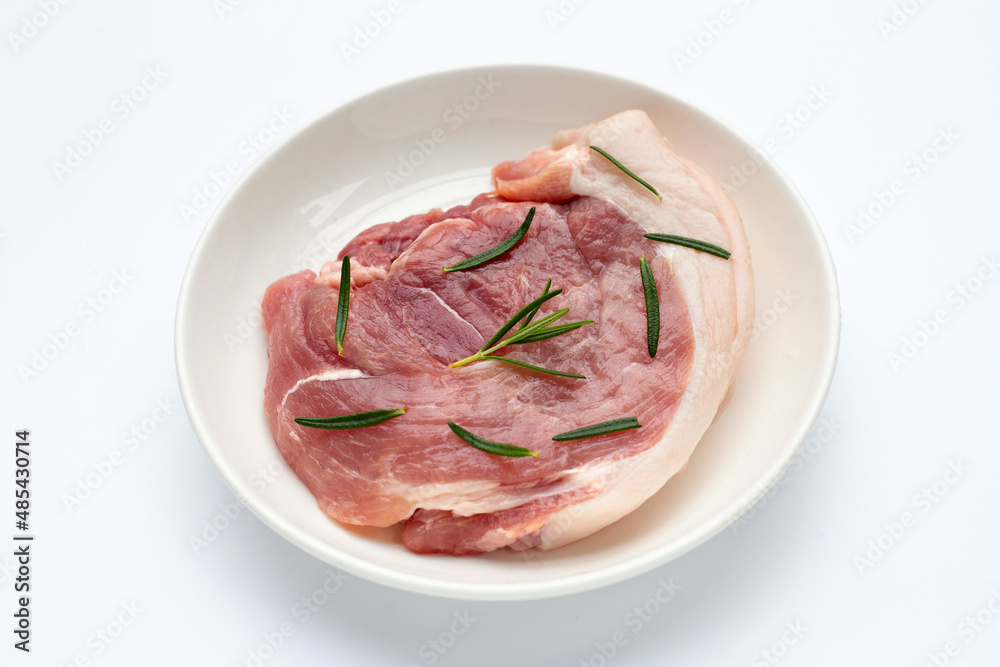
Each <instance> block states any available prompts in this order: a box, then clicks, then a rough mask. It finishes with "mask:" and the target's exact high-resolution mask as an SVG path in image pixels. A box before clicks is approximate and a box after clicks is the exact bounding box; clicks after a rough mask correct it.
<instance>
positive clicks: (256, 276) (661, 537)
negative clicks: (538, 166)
mask: <svg viewBox="0 0 1000 667" xmlns="http://www.w3.org/2000/svg"><path fill="white" fill-rule="evenodd" d="M630 108H638V109H643V110H645V111H646V112H647V113H648V114H649V115H650V117H651V118H652V119H653V121H654V122H655V123H656V124H657V126H658V127H659V128H660V129H661V131H662V132H663V133H664V134H665V135H666V136H667V137H668V138H669V139H670V140H671V141H672V143H673V145H674V147H675V149H676V150H677V151H678V152H679V153H681V154H682V155H685V156H687V157H689V158H691V159H693V160H694V161H695V162H697V163H698V164H700V165H701V166H702V167H704V168H705V169H707V170H708V171H709V172H710V173H712V174H713V175H715V177H716V178H718V179H719V180H720V181H722V182H723V183H730V181H731V178H732V175H733V173H734V172H733V167H734V166H735V167H736V168H737V169H741V168H742V169H743V170H744V171H745V172H749V173H752V175H751V176H749V177H747V178H746V179H745V183H740V180H739V179H738V178H737V179H736V181H735V183H736V184H738V185H740V187H738V188H735V189H734V190H733V192H732V195H733V198H734V199H735V201H736V204H737V205H738V207H739V210H740V212H741V214H742V216H743V219H744V222H745V224H746V229H747V233H748V236H749V239H750V247H751V252H752V256H753V265H754V272H755V277H756V289H757V321H758V324H759V327H760V335H758V336H756V338H755V340H754V341H753V343H752V344H751V345H750V349H749V351H748V353H747V356H746V360H745V362H744V365H743V368H742V370H741V372H740V374H739V377H738V378H737V381H736V385H735V391H734V392H733V393H732V396H731V400H730V401H729V402H728V405H726V406H725V408H724V409H723V410H722V411H721V414H720V415H719V417H718V418H717V419H716V420H715V422H714V423H713V425H712V427H711V428H710V429H709V431H708V433H707V434H706V435H705V437H704V438H703V439H702V441H701V443H700V444H699V445H698V447H697V449H696V450H695V453H694V455H693V456H692V458H691V460H690V464H689V465H688V467H687V469H686V470H685V471H684V472H682V473H681V474H679V475H677V476H675V477H674V478H673V479H671V480H670V481H669V482H668V483H667V485H666V486H665V487H664V488H663V489H661V490H660V492H659V493H657V494H656V495H655V496H654V497H653V498H651V499H650V500H649V501H648V502H646V503H645V504H644V505H643V506H642V507H641V508H639V509H638V510H637V511H636V512H634V513H632V514H631V515H629V516H627V517H625V518H624V519H622V520H621V521H619V522H617V523H616V524H614V525H612V526H610V527H608V528H606V529H605V530H603V531H601V532H599V533H597V534H595V535H592V536H590V537H588V538H586V539H584V540H581V541H579V542H577V543H575V544H572V545H569V546H567V547H564V548H562V549H558V550H556V551H552V552H546V553H538V552H529V553H527V554H523V553H520V554H519V553H506V552H505V553H492V554H486V555H482V556H477V557H464V558H454V557H451V556H426V555H425V556H419V555H415V554H413V553H410V552H409V551H407V550H406V549H405V548H404V547H403V546H402V543H401V541H400V539H399V534H398V531H397V530H396V529H358V528H350V527H345V526H342V525H339V524H337V523H335V522H333V521H331V520H330V519H328V518H327V517H326V516H325V515H324V514H323V513H322V512H321V511H320V510H319V508H318V507H317V505H316V501H315V499H314V498H313V496H312V495H311V494H310V493H309V491H307V490H306V488H305V486H304V485H303V484H302V483H301V482H299V480H298V478H297V477H296V476H295V474H294V473H292V472H291V470H290V469H289V468H288V467H287V466H286V465H285V463H284V461H283V460H282V459H281V457H280V455H279V454H278V451H277V448H276V447H275V445H274V441H273V440H272V438H271V433H270V431H269V430H268V427H267V424H266V422H265V420H264V414H263V405H262V401H263V398H262V397H263V389H264V378H265V374H266V371H267V355H266V347H265V338H264V332H263V329H262V327H261V319H260V301H261V297H262V295H263V293H264V289H265V288H266V287H267V286H268V285H269V284H270V283H271V282H272V281H274V280H276V279H277V278H280V277H281V276H284V275H286V274H288V273H291V272H292V271H296V270H299V269H301V268H303V267H309V268H313V269H318V268H319V266H320V265H321V264H322V263H323V262H324V261H325V260H327V259H331V258H333V257H334V256H335V254H336V252H337V250H338V249H339V248H340V247H341V246H342V245H343V244H344V243H345V242H346V241H347V240H349V239H350V238H351V237H353V236H354V235H355V234H356V233H357V232H359V231H360V230H362V229H363V228H365V227H368V226H370V225H372V224H375V223H379V222H387V221H392V220H398V219H400V218H402V217H404V216H406V215H409V214H412V213H418V212H423V211H425V210H427V209H430V208H433V207H442V208H447V207H448V206H449V205H452V204H457V203H464V202H466V201H468V200H469V199H470V198H471V197H472V196H474V195H476V194H478V193H480V192H484V191H487V190H490V189H491V183H490V179H489V170H490V168H491V167H492V166H493V165H495V164H497V163H498V162H501V161H503V160H510V159H514V158H517V157H519V156H521V155H522V154H523V153H525V152H526V151H528V150H530V149H533V148H537V147H539V146H542V145H547V144H548V142H549V141H550V140H551V138H552V136H553V134H554V133H555V132H556V131H557V130H560V129H565V128H570V127H576V126H579V125H584V124H586V123H590V122H594V121H597V120H600V119H602V118H605V117H607V116H610V115H611V114H613V113H616V112H618V111H622V110H625V109H630ZM753 154H754V151H753V149H752V145H751V144H750V143H749V142H747V141H746V140H745V139H743V138H742V137H740V136H739V135H738V134H736V133H735V132H734V131H733V130H732V129H730V128H729V127H727V126H726V125H725V124H723V123H721V122H720V121H718V120H716V119H714V118H712V117H711V116H710V115H709V114H707V113H706V112H704V111H701V110H699V109H697V108H695V107H693V106H691V105H690V104H688V103H685V102H682V101H679V100H677V99H676V98H674V97H671V96H669V95H666V94H664V93H662V92H660V91H657V90H653V89H651V88H647V87H644V86H641V85H638V84H636V83H632V82H629V81H624V80H622V79H618V78H614V77H610V76H606V75H602V74H595V73H592V72H584V71H579V70H571V69H564V68H556V67H535V66H498V67H485V68H477V69H468V70H460V71H454V72H445V73H441V74H435V75H432V76H427V77H423V78H420V79H416V80H412V81H406V82H403V83H399V84H396V85H393V86H390V87H388V88H385V89H382V90H379V91H377V92H374V93H371V94H369V95H366V96H364V97H362V98H360V99H358V100H355V101H353V102H350V103H349V104H347V105H345V106H343V107H341V108H339V109H336V110H334V111H331V112H329V113H327V114H325V115H323V116H321V117H320V118H318V119H316V120H314V121H313V122H312V123H309V124H308V125H306V126H305V127H303V128H302V129H301V130H299V131H298V132H297V133H296V134H295V135H294V136H292V137H290V138H289V139H287V140H286V141H285V142H284V143H283V144H282V145H280V146H278V147H277V148H275V149H274V150H272V151H271V152H270V153H269V154H268V155H267V157H266V158H265V159H263V160H261V161H260V162H259V163H258V164H257V165H256V166H255V168H254V169H252V170H251V171H250V172H249V173H247V174H246V176H245V177H244V178H243V179H242V180H241V182H240V183H239V184H238V185H237V186H236V187H235V188H234V189H233V190H232V192H231V193H230V194H229V196H228V197H227V198H226V199H225V201H224V202H223V203H222V204H221V205H220V206H219V209H218V210H217V211H216V213H215V215H214V216H213V217H212V219H211V220H210V221H209V223H208V226H207V227H206V229H205V231H204V233H203V234H202V237H201V239H200V240H199V241H198V245H197V247H196V248H195V251H194V255H193V256H192V258H191V261H190V264H189V266H188V269H187V274H186V275H185V278H184V283H183V286H182V288H181V294H180V300H179V303H178V307H177V325H176V355H177V371H178V376H179V379H180V387H181V393H182V395H183V397H184V404H185V406H186V407H187V412H188V415H189V417H190V419H191V423H192V424H193V425H194V429H195V432H196V433H197V434H198V437H199V438H200V440H201V442H202V444H203V445H204V447H205V450H206V451H207V452H208V455H209V457H210V458H211V460H212V462H213V463H214V464H215V465H216V467H217V468H218V469H219V472H220V473H221V474H222V476H223V478H224V479H225V480H226V482H227V483H228V484H229V486H230V487H231V488H232V490H233V491H234V493H236V494H237V496H238V497H240V498H241V499H242V500H243V501H244V502H245V503H246V504H247V506H248V507H249V508H250V509H251V510H252V511H253V512H254V513H256V514H257V515H258V516H259V517H260V518H261V519H263V520H264V521H265V522H266V523H267V524H268V525H270V526H271V527H272V528H274V529H275V530H276V531H277V532H278V533H280V534H281V535H283V536H285V537H286V538H288V539H289V540H291V541H292V542H293V543H295V544H297V545H298V546H300V547H302V548H303V549H305V550H306V551H308V552H309V553H311V554H313V555H314V556H316V557H317V558H320V559H322V560H324V561H326V562H328V563H331V564H333V565H336V566H337V567H340V568H343V569H344V570H346V571H348V572H351V573H353V574H355V575H358V576H361V577H365V578H368V579H371V580H373V581H377V582H381V583H383V584H387V585H390V586H396V587H399V588H403V589H407V590H411V591H418V592H422V593H428V594H432V595H440V596H446V597H455V598H469V599H496V600H500V599H506V600H511V599H528V598H540V597H547V596H554V595H561V594H566V593H572V592H578V591H582V590H586V589H590V588H595V587H598V586H602V585H605V584H609V583H611V582H614V581H618V580H621V579H624V578H626V577H630V576H633V575H636V574H639V573H641V572H644V571H646V570H649V569H651V568H654V567H656V566H658V565H661V564H663V563H666V562H667V561H669V560H671V559H673V558H676V557H678V556H680V555H681V554H683V553H685V552H687V551H689V550H690V549H693V548H694V547H696V546H698V545H699V544H701V543H702V542H704V541H705V540H707V539H708V538H710V537H711V536H713V535H715V534H716V533H718V532H719V531H720V530H722V529H724V528H726V527H727V526H728V525H730V524H731V523H732V521H734V520H735V519H736V518H737V517H738V516H739V515H740V514H741V513H742V512H743V511H744V510H746V509H747V508H748V507H750V505H751V504H752V503H753V502H754V501H755V500H756V499H757V498H758V497H759V496H760V495H761V494H762V493H763V492H764V491H765V490H766V489H767V487H768V486H769V484H770V483H771V482H773V481H774V480H775V479H776V478H777V477H778V475H779V474H780V473H781V471H782V470H783V469H784V467H785V466H786V465H787V464H788V462H789V461H790V460H791V459H792V457H793V456H794V455H795V452H796V450H797V449H798V446H799V444H800V443H801V442H802V441H803V440H804V439H805V437H806V435H807V433H808V431H809V429H810V427H811V425H812V423H813V421H814V420H815V419H816V417H817V415H818V413H819V410H820V407H821V405H822V403H823V400H824V398H825V396H826V392H827V389H828V387H829V385H830V381H831V379H832V376H833V371H834V366H835V362H836V356H837V346H838V341H839V332H840V321H839V314H840V309H839V300H838V294H837V283H836V275H835V273H834V268H833V263H832V261H831V259H830V255H829V252H828V250H827V247H826V243H825V241H824V239H823V236H822V233H821V232H820V229H819V227H818V226H817V224H816V221H815V220H814V219H813V217H812V215H811V213H810V212H809V209H808V208H807V206H806V204H805V203H804V202H803V201H802V199H801V198H800V197H799V195H798V193H797V192H796V190H795V188H794V187H793V186H792V184H791V183H790V182H789V181H788V180H787V179H786V178H785V177H784V176H783V175H782V174H781V173H780V172H779V171H778V169H777V168H775V167H774V165H773V164H770V163H769V162H765V163H764V164H760V165H758V164H756V162H754V161H753V160H752V158H751V156H752V155H753ZM748 160H749V161H748ZM786 302H787V303H786ZM268 479H273V481H267V480H268Z"/></svg>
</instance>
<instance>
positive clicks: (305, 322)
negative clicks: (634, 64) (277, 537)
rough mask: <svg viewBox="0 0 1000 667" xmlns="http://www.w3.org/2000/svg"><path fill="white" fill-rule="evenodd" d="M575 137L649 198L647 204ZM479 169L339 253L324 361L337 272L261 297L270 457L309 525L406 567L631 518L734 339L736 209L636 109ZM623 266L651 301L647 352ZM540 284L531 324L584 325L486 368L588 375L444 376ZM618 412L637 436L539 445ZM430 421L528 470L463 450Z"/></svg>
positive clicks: (515, 350)
mask: <svg viewBox="0 0 1000 667" xmlns="http://www.w3.org/2000/svg"><path fill="white" fill-rule="evenodd" d="M592 145H593V146H598V147H600V148H602V149H603V150H604V151H606V152H607V153H608V154H610V155H613V156H614V157H615V158H617V159H618V160H619V161H620V162H621V163H622V164H623V165H627V166H628V168H629V169H630V170H631V171H633V172H634V173H636V174H640V175H641V176H642V178H643V179H644V180H646V181H647V182H648V183H650V184H651V185H652V186H655V188H656V189H657V190H658V191H659V193H660V194H661V195H662V197H663V199H662V202H661V201H660V200H659V199H658V198H657V197H656V196H654V195H653V194H652V193H651V192H650V191H649V190H647V189H645V188H644V187H643V186H642V185H640V184H639V183H637V182H636V181H635V180H633V179H631V178H629V177H628V176H626V175H625V174H624V173H623V172H622V171H621V170H620V169H619V168H618V167H616V166H615V165H614V164H612V163H611V162H610V161H609V160H608V159H607V158H606V157H604V156H602V155H600V154H598V153H597V152H596V151H594V150H592V149H591V148H590V146H592ZM493 176H494V181H495V184H496V191H495V192H491V193H487V194H483V195H480V196H478V197H476V198H475V199H474V200H473V201H472V202H471V203H469V204H468V205H463V206H458V207H455V208H452V209H450V210H448V211H441V210H437V209H436V210H433V211H430V212H429V213H427V214H422V215H416V216H411V217H410V218H406V219H405V220H402V221H400V222H397V223H389V224H384V225H378V226H376V227H373V228H371V229H369V230H367V231H365V232H362V233H361V234H360V235H358V236H357V237H356V238H355V239H354V240H352V241H351V242H350V243H349V244H348V245H347V246H346V247H345V248H344V249H343V251H342V252H341V253H340V257H343V255H345V254H347V255H350V257H351V263H352V271H351V283H352V284H351V293H350V310H349V313H350V315H349V320H348V326H347V333H346V336H345V339H344V344H343V353H342V354H339V355H338V353H337V348H336V345H335V319H336V313H337V302H338V288H339V286H340V262H329V263H328V264H327V265H326V266H324V267H323V269H322V270H321V271H320V274H319V275H317V274H315V273H313V272H312V271H303V272H301V273H297V274H294V275H290V276H287V277H285V278H282V279H280V280H278V281H277V282H275V283H274V284H273V285H271V286H270V288H268V290H267V292H266V294H265V297H264V304H263V312H264V320H265V327H266V330H267V335H268V356H269V361H270V366H269V371H268V377H267V385H266V390H265V402H264V404H265V410H266V414H267V419H268V422H269V424H270V427H271V430H272V433H273V434H274V438H275V442H276V443H277V445H278V448H279V450H280V451H281V453H282V455H283V456H284V458H285V460H286V461H287V462H288V464H289V465H290V466H291V468H292V469H293V470H294V471H295V473H296V474H297V475H298V477H299V478H300V479H301V480H302V482H303V483H304V484H305V485H306V486H307V487H308V488H309V490H310V491H311V492H312V493H313V495H315V496H316V498H317V501H318V503H319V506H320V508H321V509H322V510H323V511H324V512H325V513H326V514H327V515H329V516H330V517H332V518H333V519H336V520H337V521H341V522H345V523H349V524H357V525H369V526H391V525H394V524H398V523H400V522H402V523H403V532H402V535H403V542H404V544H405V545H406V546H407V547H408V548H409V549H411V550H413V551H415V552H418V553H431V552H443V553H449V554H455V555H463V554H475V553H481V552H487V551H493V550H495V549H500V548H512V549H526V548H539V549H552V548H555V547H559V546H561V545H564V544H567V543H569V542H572V541H574V540H577V539H579V538H581V537H584V536H586V535H589V534H591V533H593V532H595V531H597V530H599V529H600V528H603V527H604V526H607V525H608V524H610V523H612V522H614V521H616V520H618V519H619V518H621V517H622V516H625V515H626V514H628V513H629V512H631V511H632V510H634V509H635V508H636V507H638V506H639V505H640V504H641V503H642V502H643V501H645V500H646V499H647V498H649V497H650V496H651V495H652V494H653V493H655V492H656V491H657V490H658V489H659V488H660V487H661V486H662V485H663V484H664V483H665V482H666V481H667V480H668V479H669V478H670V477H671V476H673V475H674V474H675V473H677V472H678V471H679V470H680V469H681V468H682V467H683V466H684V465H685V463H686V462H687V460H688V458H689V457H690V455H691V452H692V450H693V449H694V447H695V445H696V444H697V442H698V440H699V439H700V438H701V436H702V435H703V434H704V432H705V430H706V429H707V428H708V426H709V424H710V423H711V421H712V419H713V417H714V416H715V414H716V411H717V409H718V407H719V405H720V403H721V401H722V399H723V397H724V396H725V393H726V391H727V389H728V387H729V386H730V384H731V382H732V380H733V377H734V375H735V373H736V371H737V369H738V367H739V364H740V360H741V359H742V357H743V353H744V351H745V349H746V346H747V344H748V342H749V339H750V334H751V331H752V328H753V309H754V307H753V278H752V273H751V268H750V256H749V248H748V246H747V242H746V237H745V235H744V232H743V228H742V223H741V221H740V217H739V214H738V213H737V211H736V208H735V206H734V204H733V203H732V201H731V200H730V199H729V198H728V196H727V195H726V194H725V192H724V191H723V190H722V188H721V187H720V186H719V184H718V183H717V182H716V181H715V180H714V179H712V178H711V176H709V175H708V174H707V173H706V172H704V171H703V170H702V169H700V168H699V167H697V166H696V165H694V164H693V163H691V162H690V161H688V160H686V159H684V158H683V157H681V156H679V155H677V154H676V153H674V152H673V150H671V148H670V146H669V144H668V142H667V140H666V139H665V138H664V137H663V136H662V135H661V133H660V132H659V130H657V128H656V127H655V126H654V125H653V123H652V122H651V121H650V120H649V118H648V117H647V116H646V114H645V113H643V112H641V111H627V112H623V113H620V114H617V115H615V116H612V117H611V118H608V119H606V120H604V121H601V122H599V123H596V124H594V125H590V126H587V127H583V128H579V129H576V130H571V131H566V132H563V133H560V134H559V135H557V137H556V138H555V140H554V142H553V144H552V147H551V148H549V149H545V150H540V151H535V152H533V153H530V154H529V155H527V156H526V157H524V158H522V159H521V160H518V161H515V162H507V163H503V164H501V165H499V166H497V167H496V168H495V169H494V172H493ZM531 207H535V209H536V210H535V215H534V219H533V221H532V223H531V226H530V228H529V229H528V231H527V233H526V235H525V236H524V238H523V239H522V240H521V241H520V242H519V243H518V244H517V245H516V246H515V247H514V248H513V249H511V250H510V251H508V252H507V253H505V254H503V255H501V256H500V257H498V258H496V259H494V260H492V261H490V262H487V263H485V264H483V265H481V266H478V267H476V268H474V269H470V270H466V271H456V272H450V273H446V272H443V271H442V268H443V267H446V266H451V265H453V264H455V263H456V262H459V261H461V260H463V259H466V258H468V257H471V256H473V255H476V254H478V253H480V252H482V251H484V250H486V249H489V248H492V247H493V246H495V245H497V244H498V243H500V242H501V241H502V240H504V239H505V238H507V237H509V236H510V235H511V234H512V233H513V232H514V231H515V230H516V229H517V228H518V226H519V225H521V223H522V221H523V220H524V219H525V217H526V216H527V214H528V211H529V209H530V208H531ZM647 233H661V234H674V235H680V236H685V237H690V238H695V239H699V240H701V241H704V242H708V243H712V244H715V245H718V246H722V247H724V248H726V249H728V250H729V251H730V252H731V253H732V255H731V257H730V258H729V259H723V258H720V257H717V256H714V255H711V254H708V253H705V252H700V251H698V250H695V249H691V248H688V247H682V246H679V245H672V244H667V243H661V242H657V241H652V240H649V239H647V238H645V236H644V235H645V234H647ZM642 257H646V258H647V260H648V262H649V266H650V268H651V269H652V273H653V276H654V278H655V282H656V286H657V290H658V299H659V313H660V327H659V346H658V351H657V353H656V356H655V357H650V355H649V352H648V350H647V344H646V342H647V339H646V336H647V316H646V307H645V300H644V291H643V286H642V282H641V280H640V272H639V262H640V258H642ZM550 279H551V281H552V289H557V288H558V289H561V290H562V292H561V293H560V294H559V295H558V296H556V297H555V298H553V299H551V300H550V301H548V302H546V303H545V304H544V306H543V307H542V309H541V311H540V313H539V314H538V317H542V316H544V315H546V314H548V313H551V312H554V311H555V310H558V309H561V308H569V316H568V317H569V318H571V319H573V320H593V324H589V325H585V326H583V327H580V328H578V329H576V330H574V331H571V332H569V333H566V334H564V335H561V336H558V337H554V338H550V339H548V340H542V341H538V342H533V343H530V344H525V345H519V346H516V347H515V346H510V347H508V348H504V350H503V351H502V354H504V355H505V356H507V357H510V358H513V359H516V360H519V361H522V362H526V363H530V364H534V365H537V366H542V367H545V368H550V369H555V370H559V371H564V372H572V373H578V374H582V375H585V376H586V379H576V378H568V377H561V376H554V375H549V374H544V373H540V372H538V371H534V370H530V369H526V368H522V367H518V366H513V365H510V364H505V363H502V362H498V361H491V360H482V361H478V362H475V363H471V364H468V365H465V366H461V367H458V368H451V367H450V366H449V364H451V363H452V362H455V361H457V360H459V359H463V358H465V357H468V356H469V355H471V354H473V353H475V352H476V351H477V350H479V349H480V348H482V347H483V345H484V344H485V343H486V341H487V340H488V339H489V338H490V337H491V336H492V335H493V334H494V333H496V332H497V330H498V329H499V328H500V327H501V326H502V325H503V324H504V322H506V321H507V320H508V319H509V318H510V317H511V316H512V315H513V314H514V313H515V312H517V311H518V310H519V309H520V308H521V307H522V306H524V305H525V304H527V303H528V302H530V301H531V300H532V299H534V298H536V297H537V296H538V295H539V294H541V293H542V290H543V289H544V287H545V284H546V281H548V280H550ZM720 360H722V362H721V363H720ZM401 406H405V407H406V408H407V411H406V413H405V414H404V415H402V416H399V417H396V418H393V419H391V420H388V421H385V422H383V423H381V424H378V425H375V426H369V427H366V428H356V429H349V430H335V431H330V430H318V429H313V428H308V427H304V426H300V425H299V424H297V423H296V422H295V421H294V419H295V418H297V417H306V418H320V417H327V416H333V415H342V414H353V413H358V412H364V411H368V410H373V409H393V408H398V407H401ZM631 416H635V417H637V418H638V421H639V423H640V424H641V425H642V426H641V428H638V429H632V430H626V431H621V432H617V433H611V434H606V435H601V436H598V437H592V438H587V439H579V440H570V441H565V442H557V441H553V440H552V436H553V435H556V434H558V433H562V432H565V431H569V430H572V429H576V428H580V427H584V426H588V425H591V424H595V423H599V422H604V421H608V420H612V419H617V418H621V417H631ZM448 422H455V423H457V424H460V425H461V426H463V427H464V428H466V429H468V430H469V431H472V432H473V433H475V434H476V435H478V436H481V437H484V438H487V439H489V440H494V441H499V442H503V443H509V444H514V445H517V446H522V447H527V448H529V449H531V450H534V451H537V452H538V456H536V457H535V456H530V457H523V458H510V457H505V456H498V455H496V454H491V453H487V452H484V451H480V450H479V449H475V448H473V447H472V446H470V445H469V444H467V443H466V442H464V441H463V440H461V439H460V438H459V437H457V436H456V435H455V434H454V433H452V431H451V430H450V429H449V428H448V426H447V424H448Z"/></svg>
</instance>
